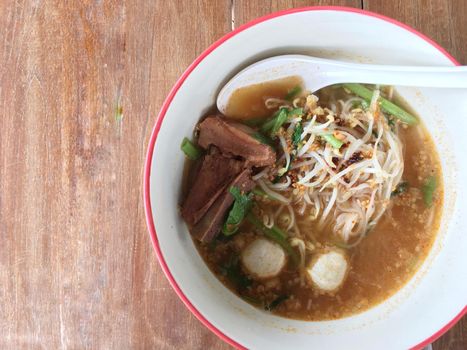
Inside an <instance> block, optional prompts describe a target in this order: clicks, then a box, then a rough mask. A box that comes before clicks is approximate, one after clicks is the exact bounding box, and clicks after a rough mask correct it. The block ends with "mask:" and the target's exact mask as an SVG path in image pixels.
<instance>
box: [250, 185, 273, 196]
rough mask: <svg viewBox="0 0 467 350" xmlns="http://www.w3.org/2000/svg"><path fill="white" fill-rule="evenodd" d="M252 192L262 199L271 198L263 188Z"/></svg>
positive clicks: (257, 188) (254, 189)
mask: <svg viewBox="0 0 467 350" xmlns="http://www.w3.org/2000/svg"><path fill="white" fill-rule="evenodd" d="M251 192H252V193H253V194H254V195H256V196H261V197H269V196H268V194H267V193H266V192H264V191H263V190H262V189H261V188H259V187H255V188H253V189H252V190H251Z"/></svg>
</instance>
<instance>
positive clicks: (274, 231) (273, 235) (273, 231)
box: [246, 213, 299, 265]
mask: <svg viewBox="0 0 467 350" xmlns="http://www.w3.org/2000/svg"><path fill="white" fill-rule="evenodd" d="M246 218H247V220H248V221H249V222H251V223H252V224H253V225H254V226H256V228H258V229H259V230H260V231H261V232H263V233H264V235H265V236H266V237H268V238H270V239H272V240H273V241H275V242H276V243H278V244H279V245H280V246H281V247H282V248H284V250H285V251H286V252H287V254H288V255H289V256H290V257H291V259H292V261H293V263H294V264H295V265H298V262H299V259H298V256H297V253H296V252H295V251H294V250H293V248H292V246H291V245H290V244H289V242H287V235H286V234H285V233H284V232H283V231H282V230H281V229H280V228H279V227H277V226H273V227H272V228H267V227H266V226H264V224H263V223H262V222H261V221H259V220H258V218H257V217H256V216H254V215H253V214H252V213H248V215H247V216H246Z"/></svg>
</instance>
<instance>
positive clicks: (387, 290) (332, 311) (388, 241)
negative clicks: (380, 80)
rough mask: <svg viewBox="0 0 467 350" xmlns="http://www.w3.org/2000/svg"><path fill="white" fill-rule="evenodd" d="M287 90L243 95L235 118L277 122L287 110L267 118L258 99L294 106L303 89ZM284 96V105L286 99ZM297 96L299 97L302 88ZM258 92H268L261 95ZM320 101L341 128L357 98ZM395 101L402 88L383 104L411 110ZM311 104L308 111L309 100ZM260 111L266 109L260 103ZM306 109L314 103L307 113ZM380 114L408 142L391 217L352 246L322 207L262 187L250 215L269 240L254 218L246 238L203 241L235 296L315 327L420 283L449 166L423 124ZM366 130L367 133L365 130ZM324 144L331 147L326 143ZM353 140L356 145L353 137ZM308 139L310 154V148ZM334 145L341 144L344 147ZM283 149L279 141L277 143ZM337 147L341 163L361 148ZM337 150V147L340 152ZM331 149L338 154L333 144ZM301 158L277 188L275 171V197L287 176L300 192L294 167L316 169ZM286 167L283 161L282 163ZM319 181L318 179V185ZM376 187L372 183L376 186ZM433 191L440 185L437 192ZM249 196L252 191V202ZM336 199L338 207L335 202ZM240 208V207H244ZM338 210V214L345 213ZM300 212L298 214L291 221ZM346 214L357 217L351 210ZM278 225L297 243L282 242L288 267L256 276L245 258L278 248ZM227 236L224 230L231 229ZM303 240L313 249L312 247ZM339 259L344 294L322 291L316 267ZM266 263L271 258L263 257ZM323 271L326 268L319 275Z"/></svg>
mask: <svg viewBox="0 0 467 350" xmlns="http://www.w3.org/2000/svg"><path fill="white" fill-rule="evenodd" d="M280 83H281V82H275V83H273V84H272V85H271V91H268V88H267V85H266V86H262V87H261V89H260V90H258V89H257V88H253V89H252V90H250V91H251V92H252V97H251V98H249V97H248V96H249V95H248V94H249V91H248V89H245V90H244V91H241V92H240V93H238V94H237V96H242V98H241V99H239V100H237V102H236V103H238V104H237V105H236V106H235V110H236V113H237V114H235V113H234V114H235V115H234V118H236V120H238V118H239V115H241V118H240V119H242V120H246V119H254V118H257V117H264V114H265V112H269V116H271V115H273V113H276V115H277V112H276V111H277V110H280V103H279V104H278V106H277V107H276V108H272V110H271V108H262V109H261V108H256V107H254V108H253V109H252V108H251V106H252V101H253V100H255V101H263V102H262V103H263V104H264V101H265V100H266V99H267V98H270V97H271V96H274V97H277V98H279V99H284V97H285V96H286V95H287V94H288V93H289V92H290V91H291V90H292V89H293V86H292V85H291V84H289V85H287V84H286V86H284V85H283V86H282V87H280V88H279V86H280V85H281V84H280ZM294 83H297V82H294ZM279 90H280V95H281V96H276V95H277V92H278V91H279ZM295 90H296V91H298V90H299V89H295ZM258 91H261V92H260V95H261V96H259V95H258ZM304 94H305V93H304V92H297V95H299V96H300V95H301V96H302V98H306V97H303V96H304ZM316 95H317V97H318V98H319V105H318V107H317V108H318V109H319V108H328V109H329V113H330V114H331V115H337V117H336V119H338V118H339V110H340V107H339V104H340V105H342V106H344V103H345V102H339V101H346V100H347V101H349V95H351V92H350V91H348V90H347V89H344V88H342V87H340V86H339V87H336V86H334V87H329V88H326V89H323V90H321V91H320V92H318V93H316ZM393 95H394V93H393V91H392V88H389V87H387V88H383V89H381V92H380V96H381V98H387V99H388V100H389V99H391V100H393V101H394V103H395V104H397V105H400V106H404V108H406V106H405V104H404V103H403V101H401V100H400V99H399V98H397V96H395V95H394V96H393ZM299 96H295V98H293V99H294V101H293V102H289V103H290V104H291V107H290V108H289V111H291V110H293V109H292V108H296V107H294V105H298V104H300V101H299V100H298V99H299V98H300V97H299ZM289 100H290V99H289ZM241 101H243V102H241ZM303 101H306V103H308V99H306V100H303ZM373 102H374V101H373ZM242 103H243V104H244V105H243V106H242V105H241V104H242ZM353 103H354V106H353V107H351V110H352V113H360V112H358V110H359V109H365V108H366V109H370V110H371V108H372V107H371V105H370V106H367V105H365V104H364V101H360V100H356V101H354V102H353ZM256 104H258V105H259V102H258V103H256ZM256 104H255V105H256ZM302 105H303V104H302ZM306 106H307V105H306V104H305V108H306ZM342 108H343V107H342ZM332 110H335V112H332ZM242 111H243V112H242ZM244 111H247V112H244ZM255 111H256V112H255ZM315 111H316V109H315ZM355 111H357V112H355ZM318 112H319V110H318ZM409 112H410V111H409ZM342 113H343V112H342ZM362 113H363V112H362ZM378 113H381V114H379V116H380V117H381V118H385V117H387V118H388V121H387V123H386V122H385V124H384V128H394V131H393V132H394V133H395V134H397V137H398V140H399V141H400V144H401V145H402V148H401V152H402V156H403V173H401V179H400V181H399V182H398V183H395V184H394V185H393V187H392V192H391V196H390V199H389V200H385V203H379V204H380V205H382V206H383V208H382V209H381V210H382V211H383V212H384V213H383V214H382V215H381V216H380V217H379V218H376V219H374V221H371V220H370V221H369V224H368V226H367V228H366V229H365V232H362V233H361V234H356V233H355V232H354V231H352V232H351V236H350V238H349V237H347V238H345V233H344V231H345V229H336V220H334V219H327V221H322V220H320V215H321V217H322V216H323V215H324V210H325V209H324V210H323V208H321V209H320V211H319V210H317V209H316V206H315V207H313V206H310V205H308V204H306V203H305V201H306V198H305V199H302V200H298V201H293V202H292V203H291V204H290V208H291V209H287V208H285V205H284V203H282V202H280V201H277V200H275V199H274V198H271V197H270V196H268V195H267V193H266V194H265V193H264V191H263V190H261V187H259V186H257V189H258V188H259V190H253V192H252V194H251V195H250V198H251V201H252V205H251V208H250V209H249V210H250V214H246V215H253V217H256V218H258V220H259V221H262V222H263V226H262V228H263V231H261V229H258V227H259V226H258V225H261V223H260V224H258V223H254V222H253V221H252V219H250V220H248V219H244V220H243V221H242V222H241V223H240V224H238V225H237V227H235V229H236V231H235V232H234V233H232V234H230V233H229V234H223V233H222V232H221V233H220V234H218V235H217V236H216V238H215V239H213V240H211V241H210V242H200V241H199V240H198V239H194V242H195V244H196V247H197V249H198V251H199V253H200V255H201V256H202V257H203V259H204V260H205V262H206V263H207V265H208V266H209V268H210V269H211V271H212V272H213V273H214V274H215V275H216V276H217V278H219V279H220V280H221V281H222V282H223V283H224V284H225V285H226V286H227V287H228V288H229V289H230V290H231V291H233V292H234V293H236V294H237V295H238V296H239V297H241V298H242V299H243V300H245V301H246V302H248V303H250V304H252V305H254V306H256V307H259V308H261V309H264V310H266V311H267V312H272V313H274V314H276V315H279V316H283V317H288V318H293V319H301V320H309V321H318V320H330V319H337V318H341V317H345V316H349V315H352V314H355V313H359V312H362V311H364V310H367V309H368V308H370V307H372V306H374V305H376V304H378V303H380V302H382V301H383V300H385V299H387V298H388V297H390V296H391V295H393V294H394V293H395V292H396V291H397V290H399V289H400V288H401V287H402V286H403V285H404V284H406V283H407V282H408V281H409V279H410V278H411V277H412V276H413V275H414V273H415V272H416V271H417V269H418V268H419V266H420V265H421V264H422V262H423V261H424V259H425V258H426V256H427V254H428V252H429V250H430V248H431V246H432V244H433V241H434V238H435V236H436V233H437V231H438V228H439V224H440V216H441V210H442V199H443V188H442V173H441V166H440V161H439V157H438V154H437V152H436V149H435V145H434V143H433V140H432V139H431V137H430V135H429V134H428V132H427V131H426V129H425V127H424V126H423V124H422V123H421V122H418V123H417V124H416V125H407V124H404V123H399V122H398V121H395V120H394V119H392V116H387V115H385V114H383V112H379V111H378V110H377V111H376V112H375V114H374V115H375V118H377V117H378ZM410 113H412V112H410ZM308 114H310V115H309V116H308V118H309V119H308V120H310V119H311V114H312V113H308ZM412 114H413V113H412ZM313 118H314V119H316V120H318V119H319V116H318V119H317V118H316V116H313ZM290 119H293V116H292V118H290V116H289V120H290ZM314 119H313V120H314ZM321 119H322V120H321V122H322V123H324V122H325V120H326V119H324V117H323V118H321ZM303 120H307V119H306V118H304V117H303V118H302V121H301V122H303ZM335 123H336V125H339V123H340V122H339V121H337V122H335ZM394 124H396V125H394ZM342 125H343V123H341V125H340V126H341V127H342ZM356 128H358V125H357V126H356ZM295 130H297V126H295ZM378 130H379V131H378ZM299 131H301V134H302V135H303V133H305V132H306V126H305V129H304V130H302V129H299ZM284 132H285V131H284ZM349 132H350V131H349ZM378 132H379V133H380V135H379V136H376V135H374V138H375V139H376V142H378V140H379V138H380V139H381V140H382V137H381V133H382V132H383V131H382V129H375V130H374V131H373V133H378ZM384 132H388V130H387V129H385V131H384ZM289 134H291V132H289ZM294 134H295V135H299V134H300V133H297V132H294ZM333 135H335V137H336V138H337V137H339V136H340V135H339V132H334V134H333ZM292 136H293V135H292ZM321 137H322V138H323V139H324V137H323V136H321ZM348 137H349V138H350V137H351V136H348ZM378 137H379V138H378ZM293 139H294V138H293V137H291V140H292V141H291V145H289V144H287V145H288V146H290V147H293V142H294V141H293ZM323 139H321V138H319V137H318V141H319V142H318V141H315V142H317V143H316V144H317V145H318V146H320V145H323V142H324V140H323ZM305 140H306V139H305ZM305 140H304V141H303V142H302V144H301V145H304V144H305ZM338 141H339V139H338ZM329 142H334V143H335V142H336V140H331V141H329ZM380 142H382V141H380ZM277 143H278V141H277V140H276V144H277ZM371 145H373V144H371ZM337 146H339V149H332V152H334V153H333V154H341V153H342V154H343V153H344V151H343V150H345V148H346V147H352V146H351V145H349V144H345V143H343V142H341V143H340V144H337ZM337 146H334V147H335V148H336V147H337ZM299 147H300V146H299ZM302 147H305V146H302ZM322 147H327V148H330V146H329V145H326V146H322ZM376 147H377V146H375V150H376ZM297 148H298V147H297ZM327 148H326V149H327ZM299 153H300V152H299V150H297V152H296V153H295V154H294V153H291V154H292V155H293V157H294V158H293V159H291V160H290V164H291V165H290V166H289V169H288V170H287V169H286V173H285V174H286V175H285V176H284V175H281V176H280V177H279V178H280V179H279V180H277V177H278V175H275V177H274V176H273V175H271V172H272V171H269V173H268V176H269V180H265V181H268V184H271V186H275V187H274V189H275V190H277V189H278V188H279V186H278V185H277V184H281V183H284V186H285V185H286V184H287V182H286V180H285V178H287V176H288V177H289V178H291V179H292V180H291V182H292V183H295V184H297V183H300V181H299V179H300V176H302V175H300V173H299V172H298V173H297V174H298V175H295V173H294V172H293V171H294V169H302V168H300V167H298V168H294V166H295V165H297V164H298V163H297V162H299V161H302V163H303V164H305V163H306V162H307V160H306V159H304V160H297V158H299V156H298V154H299ZM355 154H357V155H355ZM364 157H365V155H361V154H358V152H355V153H354V154H353V155H352V157H351V158H350V160H346V162H341V164H343V165H342V169H344V170H345V167H350V166H351V165H352V164H351V162H353V161H355V164H358V162H360V163H361V162H364V161H366V159H365V158H364ZM368 157H370V156H368ZM278 158H279V157H278ZM323 158H324V157H323ZM334 158H337V157H331V158H330V159H331V162H336V163H337V162H338V161H337V160H335V159H334ZM354 158H355V159H354ZM393 158H394V157H393ZM279 160H280V158H279V159H278V160H277V162H279ZM389 161H390V160H388V162H389ZM191 163H192V162H188V164H187V168H188V167H192V166H191ZM361 164H362V163H361ZM304 166H306V165H304ZM272 168H274V167H272ZM276 168H277V166H276ZM263 169H264V168H263V167H253V179H254V178H255V175H258V174H259V173H260V172H261V171H263ZM276 170H277V169H276ZM197 171H198V170H195V171H190V173H191V175H190V174H188V175H187V176H188V177H192V178H194V177H196V176H197V175H196V174H197ZM279 171H280V170H279ZM371 171H372V170H368V173H371ZM338 172H339V168H338V167H337V168H336V170H335V172H331V173H332V174H335V173H338ZM296 176H298V177H296ZM329 177H331V175H329ZM315 178H316V177H312V178H311V179H315ZM343 179H344V182H342V185H341V186H347V185H346V184H349V182H350V183H351V181H352V179H351V178H350V179H347V178H345V177H344V178H343ZM302 180H303V177H302ZM310 181H312V180H310ZM368 181H370V182H371V180H368ZM382 181H386V180H382ZM302 182H303V181H302ZM357 184H358V182H357ZM370 184H371V183H370ZM433 184H436V187H434V185H433ZM326 185H328V184H325V185H323V187H320V188H318V189H317V190H316V191H315V192H313V191H311V190H309V187H305V191H309V192H310V195H309V196H310V197H312V196H313V194H314V193H320V192H319V191H320V190H321V191H322V190H323V189H324V188H325V187H326ZM396 185H397V186H396ZM355 186H356V185H355ZM362 187H363V186H362ZM294 191H303V188H302V187H301V186H299V185H297V186H296V187H295V189H294V188H292V187H291V189H290V192H280V191H277V192H278V193H282V194H283V193H290V195H291V196H294V195H296V193H295V192H294ZM427 191H428V192H427ZM248 192H249V191H245V193H248ZM330 193H334V192H330ZM333 195H334V194H330V196H329V197H325V200H324V202H323V205H324V206H326V205H327V204H328V203H329V201H331V200H332V196H333ZM374 196H375V194H374V193H373V194H372V197H371V198H373V197H374ZM305 197H306V196H305ZM326 198H328V199H327V200H326ZM371 198H370V199H368V201H369V202H370V201H373V200H374V198H373V199H371ZM304 203H305V204H304ZM358 203H359V206H360V207H369V206H370V205H371V203H370V204H369V203H366V202H365V201H359V202H358ZM375 203H376V200H375ZM344 204H345V203H344ZM235 205H237V204H236V202H235ZM336 205H337V206H338V204H336ZM231 210H232V209H231ZM290 210H292V211H293V213H290V212H289V211H290ZM333 210H336V211H333ZM346 210H347V209H346ZM317 211H318V212H319V213H318V214H316V212H317ZM271 213H272V214H271ZM331 213H334V215H335V217H338V216H337V215H338V213H337V209H332V210H331ZM292 214H293V215H292ZM329 215H331V214H329ZM341 215H347V214H346V212H345V211H344V213H343V214H341ZM366 215H367V217H371V215H375V214H372V212H370V211H369V210H368V211H367V213H366ZM268 216H272V217H274V226H272V230H274V227H277V228H278V229H279V231H280V232H286V233H287V238H286V240H285V241H286V242H287V243H284V242H283V241H281V238H276V243H278V244H279V246H281V247H282V248H283V250H284V251H285V252H286V253H285V255H286V258H285V263H284V267H282V268H281V270H280V273H277V274H275V275H273V276H268V277H261V278H258V275H255V273H252V271H251V270H249V268H248V267H247V265H248V263H247V262H246V258H245V254H246V253H245V251H246V250H247V247H250V246H251V245H252V242H255V241H257V240H258V239H259V238H264V237H266V238H267V239H270V238H271V237H274V232H272V233H271V232H269V231H268V233H265V232H266V231H265V230H267V226H268V225H269V223H268V220H269V219H268ZM292 216H293V218H294V219H293V220H294V223H293V225H291V222H290V221H291V220H292V219H291V217H292ZM246 217H248V216H246ZM349 217H351V216H349ZM347 221H348V220H347ZM347 221H346V220H344V223H343V226H342V227H345V225H346V222H347ZM349 225H350V224H349ZM352 225H355V227H356V226H357V225H358V223H352ZM291 226H292V227H291ZM225 227H226V226H225V225H224V228H223V229H225ZM264 227H266V229H265V228H264ZM343 237H344V238H343ZM299 241H302V242H304V244H302V243H300V242H299ZM289 244H290V245H289ZM288 249H289V250H290V249H292V250H293V251H295V256H300V257H301V259H300V263H298V262H297V261H295V260H294V259H293V258H294V255H292V254H290V251H289V250H288ZM302 250H303V251H304V253H303V251H302ZM329 252H334V253H336V254H340V255H342V256H344V257H345V263H346V266H347V269H346V271H345V276H344V277H343V282H342V283H341V284H340V285H339V286H338V287H337V288H335V289H332V288H331V287H330V288H329V289H326V288H327V287H322V286H321V285H320V284H319V283H318V284H317V282H316V281H315V280H313V276H312V274H311V272H310V271H311V269H312V267H313V268H315V267H316V266H317V264H318V263H317V262H316V261H317V260H316V259H319V258H320V257H322V256H325V255H326V254H328V253H329ZM265 254H266V255H267V254H273V253H272V252H271V253H265ZM274 254H276V253H274ZM278 254H279V253H278ZM277 256H278V257H279V258H277V259H282V255H280V254H279V255H277ZM256 259H262V257H260V258H256ZM265 259H267V258H265ZM333 263H334V262H332V263H331V265H332V264H333ZM323 264H324V263H323ZM336 264H337V263H336ZM331 265H328V266H331ZM316 269H318V268H317V267H316ZM310 276H312V277H310ZM325 277H326V276H325ZM329 281H331V279H329ZM329 281H328V282H329ZM320 283H321V282H320Z"/></svg>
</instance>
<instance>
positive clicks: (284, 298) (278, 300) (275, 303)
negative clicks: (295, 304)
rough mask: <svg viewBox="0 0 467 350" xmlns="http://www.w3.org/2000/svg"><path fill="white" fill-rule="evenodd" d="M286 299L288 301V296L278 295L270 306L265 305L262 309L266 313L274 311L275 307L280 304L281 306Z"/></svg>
mask: <svg viewBox="0 0 467 350" xmlns="http://www.w3.org/2000/svg"><path fill="white" fill-rule="evenodd" d="M287 299H289V296H288V295H279V296H278V297H277V298H276V299H274V300H273V301H271V303H270V304H268V305H266V306H265V307H264V308H265V309H266V310H267V311H272V310H274V309H275V308H276V307H278V306H279V305H280V304H282V303H283V302H284V301H286V300H287Z"/></svg>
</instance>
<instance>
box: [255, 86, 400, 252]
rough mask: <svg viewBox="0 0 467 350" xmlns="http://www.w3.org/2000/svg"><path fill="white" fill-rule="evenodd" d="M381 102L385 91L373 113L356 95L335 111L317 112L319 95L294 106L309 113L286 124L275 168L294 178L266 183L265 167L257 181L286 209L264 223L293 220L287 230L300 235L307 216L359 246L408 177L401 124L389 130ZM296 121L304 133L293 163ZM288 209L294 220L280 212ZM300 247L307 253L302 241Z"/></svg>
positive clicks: (332, 108) (274, 101) (332, 107)
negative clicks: (329, 138) (326, 137)
mask: <svg viewBox="0 0 467 350" xmlns="http://www.w3.org/2000/svg"><path fill="white" fill-rule="evenodd" d="M391 94H392V91H391ZM379 97H380V91H379V90H375V91H374V93H373V95H372V99H371V102H370V106H369V108H368V110H364V109H363V107H362V108H360V107H359V106H357V107H355V104H361V103H362V102H363V100H362V99H361V98H359V97H352V96H349V98H347V99H345V100H338V101H337V103H336V102H331V103H330V104H329V107H330V109H328V108H321V107H319V105H318V104H317V101H318V100H317V98H316V96H314V95H308V96H304V95H302V96H301V97H300V98H297V99H295V100H294V103H293V105H294V106H295V107H297V106H298V107H302V108H304V111H305V115H303V116H302V117H300V118H299V117H294V118H291V119H289V120H288V121H287V122H286V124H285V126H284V129H285V130H286V132H284V133H282V134H281V135H279V137H278V139H279V143H280V145H281V152H280V153H279V154H278V159H277V162H276V167H275V168H276V171H277V170H278V175H280V176H281V175H283V173H284V172H288V173H287V174H286V176H284V177H282V178H281V181H280V182H278V183H271V182H270V181H269V180H267V179H266V178H267V176H268V171H267V170H266V169H265V170H263V171H261V172H260V173H258V174H256V175H255V176H253V179H254V180H255V181H256V183H257V184H258V185H259V186H260V187H261V188H262V189H263V191H264V192H265V193H266V194H267V195H268V196H270V197H271V198H273V199H275V200H277V201H279V202H280V203H281V205H280V207H279V208H278V209H277V211H276V213H274V214H269V213H268V214H267V215H266V214H265V216H264V217H263V222H264V223H265V225H266V224H267V226H268V227H269V226H270V225H271V222H273V223H274V221H277V217H278V216H279V215H287V217H290V220H287V223H286V224H284V226H287V227H286V229H287V231H289V233H290V234H291V232H292V230H293V235H294V236H296V237H299V236H300V232H299V227H298V225H297V220H296V218H295V214H298V215H305V213H307V214H306V216H305V218H306V219H307V220H318V219H319V225H320V226H324V225H329V226H326V227H330V228H332V233H333V234H335V235H337V236H339V237H341V238H342V240H344V241H345V242H350V243H349V246H354V245H356V244H358V243H359V242H360V241H361V240H362V239H363V237H364V236H365V234H366V232H367V230H369V229H370V228H372V227H374V225H376V223H377V222H378V220H379V219H380V217H381V216H382V215H383V214H384V212H385V211H386V209H387V208H388V204H389V203H390V198H391V193H392V191H393V190H394V188H395V186H396V185H397V184H398V183H399V182H400V180H401V177H402V174H403V171H404V160H403V147H402V143H401V141H400V140H399V137H398V126H397V125H396V126H395V127H393V128H391V127H389V125H388V124H387V121H386V118H385V117H384V115H383V114H382V113H383V112H382V111H380V109H379V105H378V100H379ZM266 105H267V107H268V108H269V106H273V105H274V106H275V108H277V107H278V106H280V105H285V106H289V107H288V108H291V107H290V102H288V101H283V100H278V99H268V100H267V101H266ZM323 111H324V112H323ZM323 113H324V115H323ZM318 116H319V117H318ZM336 118H339V119H336ZM336 120H338V121H339V122H336ZM323 121H324V122H323ZM298 123H302V126H303V132H302V134H301V135H300V144H299V146H298V147H296V154H295V155H294V157H292V153H291V152H292V149H291V147H290V145H291V139H290V138H291V135H292V133H293V130H295V129H296V125H298ZM330 133H331V134H333V135H335V136H336V137H339V138H340V139H341V140H343V142H344V145H343V146H342V147H340V148H339V149H336V148H333V147H332V145H331V144H329V143H327V142H324V141H323V138H322V135H323V134H330ZM284 163H285V164H284ZM269 174H270V173H269ZM291 174H293V175H291ZM298 189H300V190H298ZM278 192H280V193H278ZM285 208H287V213H288V214H281V213H282V212H283V210H285ZM306 234H307V235H308V234H309V233H308V232H307V233H306ZM294 242H298V241H294ZM295 244H297V246H300V248H299V249H300V250H301V249H302V248H301V247H302V245H301V243H295Z"/></svg>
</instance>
